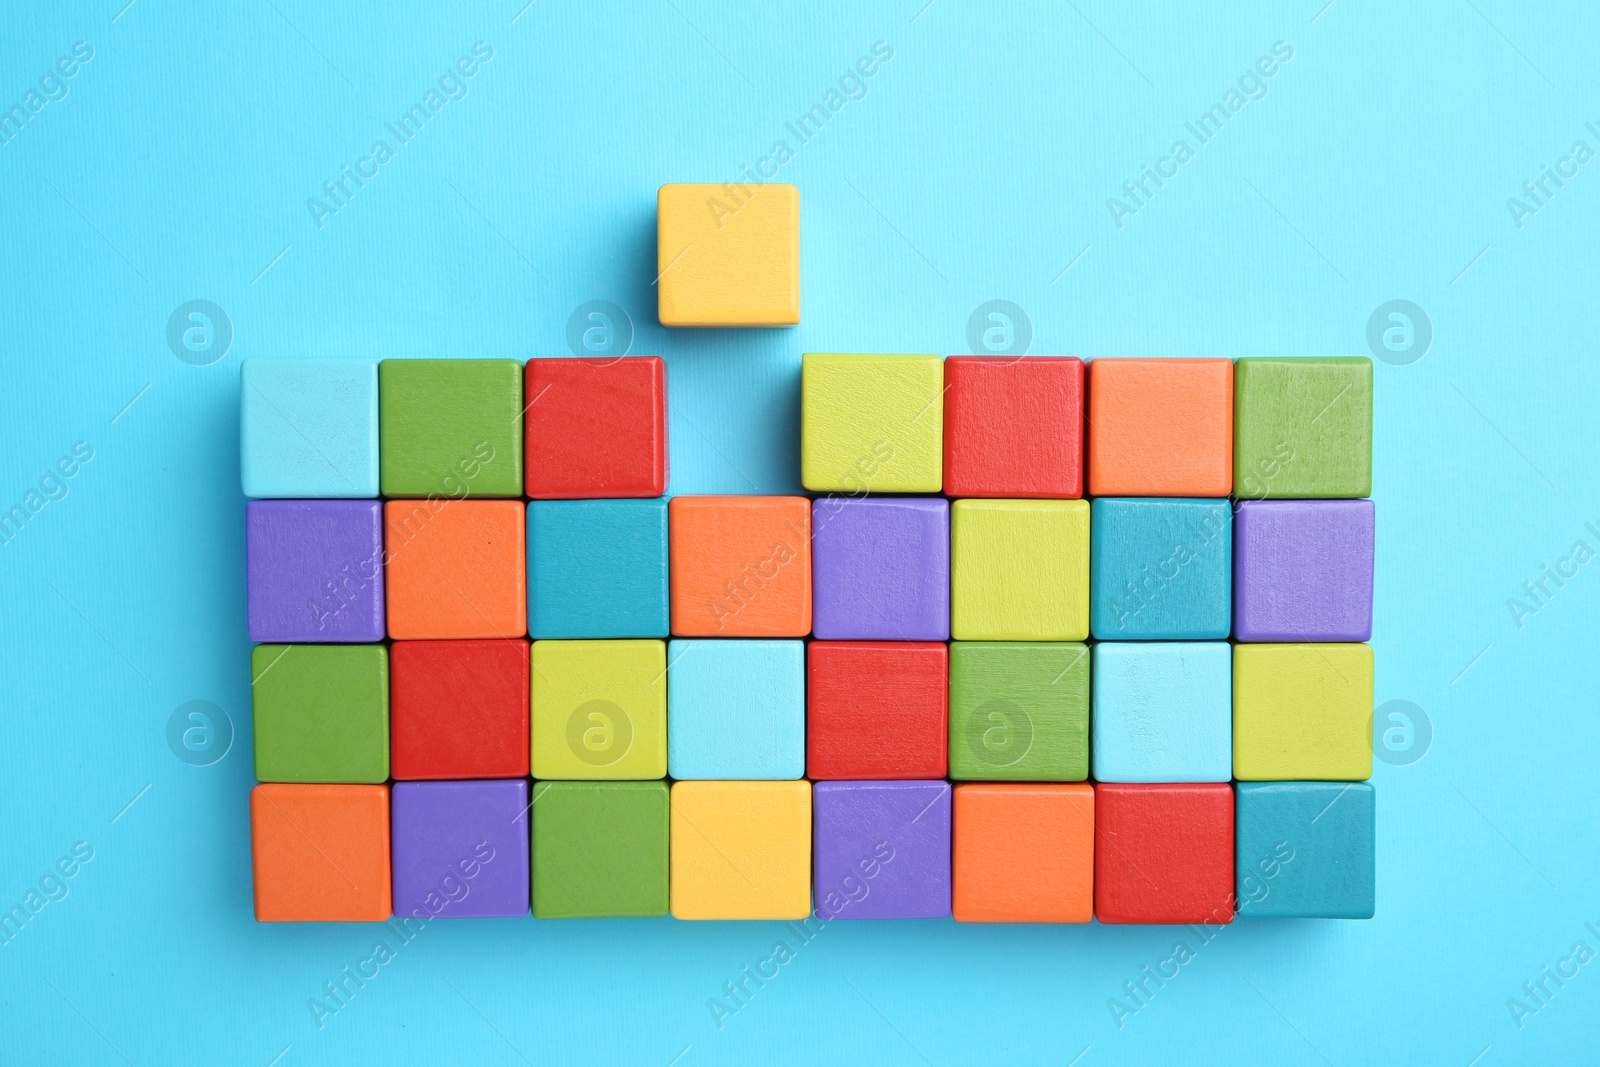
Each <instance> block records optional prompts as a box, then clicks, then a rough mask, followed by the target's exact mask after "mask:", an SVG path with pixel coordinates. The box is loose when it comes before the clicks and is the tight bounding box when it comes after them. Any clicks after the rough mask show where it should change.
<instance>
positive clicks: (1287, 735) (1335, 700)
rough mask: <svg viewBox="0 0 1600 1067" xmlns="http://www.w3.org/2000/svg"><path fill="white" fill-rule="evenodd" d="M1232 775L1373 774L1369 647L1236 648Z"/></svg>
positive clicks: (1340, 778) (1327, 777)
mask: <svg viewBox="0 0 1600 1067" xmlns="http://www.w3.org/2000/svg"><path fill="white" fill-rule="evenodd" d="M1233 776H1234V777H1235V778H1237V779H1239V780H1240V781H1252V782H1262V781H1276V780H1289V779H1299V780H1308V781H1334V782H1355V781H1365V780H1366V779H1368V778H1371V777H1372V646H1370V645H1355V644H1348V645H1347V644H1304V645H1276V644H1264V645H1235V646H1234V647H1233Z"/></svg>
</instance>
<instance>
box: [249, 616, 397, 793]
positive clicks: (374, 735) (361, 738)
mask: <svg viewBox="0 0 1600 1067" xmlns="http://www.w3.org/2000/svg"><path fill="white" fill-rule="evenodd" d="M250 677H251V683H250V717H251V721H252V723H253V724H254V727H255V771H256V780H257V781H261V782H364V783H368V784H376V783H379V782H383V781H386V780H387V779H388V777H389V650H388V649H387V648H385V647H384V646H382V645H257V646H256V647H255V648H254V649H252V650H251V653H250Z"/></svg>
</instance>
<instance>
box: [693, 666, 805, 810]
mask: <svg viewBox="0 0 1600 1067" xmlns="http://www.w3.org/2000/svg"><path fill="white" fill-rule="evenodd" d="M805 764H806V684H805V642H804V641H752V640H738V639H728V640H723V639H707V640H680V641H673V642H672V643H671V644H669V645H668V646H667V774H668V775H669V776H670V777H672V778H676V779H679V780H683V779H731V780H741V779H758V780H759V779H792V778H799V777H800V776H801V775H802V774H803V773H804V772H805Z"/></svg>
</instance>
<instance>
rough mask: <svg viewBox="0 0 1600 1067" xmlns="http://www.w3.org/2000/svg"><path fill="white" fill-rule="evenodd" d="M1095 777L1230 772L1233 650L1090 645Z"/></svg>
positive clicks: (1185, 778)
mask: <svg viewBox="0 0 1600 1067" xmlns="http://www.w3.org/2000/svg"><path fill="white" fill-rule="evenodd" d="M1092 651H1093V657H1094V659H1093V668H1094V669H1093V672H1092V673H1093V677H1094V686H1093V696H1092V703H1093V711H1092V715H1093V721H1092V723H1091V725H1090V728H1089V738H1090V747H1091V750H1092V755H1091V759H1092V760H1093V766H1094V772H1093V773H1094V777H1095V780H1096V781H1100V782H1226V781H1229V780H1230V779H1232V777H1233V651H1232V649H1231V648H1230V646H1229V645H1228V643H1227V642H1226V641H1103V642H1101V643H1099V644H1097V645H1095V646H1094V648H1093V650H1092Z"/></svg>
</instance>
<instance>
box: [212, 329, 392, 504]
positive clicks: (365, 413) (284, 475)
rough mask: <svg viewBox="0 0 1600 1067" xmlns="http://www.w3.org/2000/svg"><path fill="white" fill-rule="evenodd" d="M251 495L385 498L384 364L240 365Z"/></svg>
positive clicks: (243, 456)
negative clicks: (381, 440) (381, 448)
mask: <svg viewBox="0 0 1600 1067" xmlns="http://www.w3.org/2000/svg"><path fill="white" fill-rule="evenodd" d="M239 445H240V454H239V471H240V475H241V481H242V483H243V487H244V495H245V496H248V497H254V498H258V499H259V498H268V497H277V498H283V497H288V498H296V499H305V498H312V499H322V498H331V497H375V496H377V495H378V364H377V363H376V362H375V361H374V360H370V359H304V360H299V359H295V360H290V359H247V360H245V361H244V362H243V363H242V364H241V365H240V367H239Z"/></svg>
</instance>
